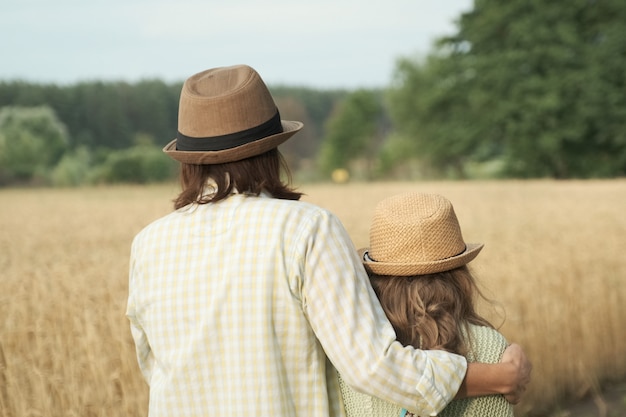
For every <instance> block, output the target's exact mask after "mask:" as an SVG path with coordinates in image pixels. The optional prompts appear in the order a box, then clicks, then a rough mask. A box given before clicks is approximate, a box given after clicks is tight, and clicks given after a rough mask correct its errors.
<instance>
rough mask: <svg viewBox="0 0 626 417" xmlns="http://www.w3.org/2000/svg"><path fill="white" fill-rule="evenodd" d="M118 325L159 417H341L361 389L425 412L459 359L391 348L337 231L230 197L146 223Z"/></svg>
mask: <svg viewBox="0 0 626 417" xmlns="http://www.w3.org/2000/svg"><path fill="white" fill-rule="evenodd" d="M127 316H128V318H129V320H130V324H131V332H132V335H133V338H134V340H135V344H136V350H137V359H138V361H139V366H140V368H141V371H142V373H143V375H144V377H145V379H146V381H147V382H148V384H149V385H150V400H149V414H150V416H152V417H157V416H181V417H182V416H246V417H250V416H272V417H279V416H310V417H316V416H319V417H322V416H323V417H326V416H343V415H344V409H343V405H342V400H341V393H340V389H339V383H338V377H337V371H336V370H338V371H339V372H340V373H341V374H342V375H343V377H344V379H345V381H346V382H347V383H348V384H350V385H351V386H353V387H355V388H356V389H358V390H359V391H361V392H364V393H367V394H370V395H374V396H377V397H381V398H383V399H385V400H388V401H392V402H395V403H398V404H400V405H402V406H403V407H405V408H408V409H412V410H423V412H424V414H427V415H434V414H435V413H437V412H438V411H439V410H441V409H443V408H444V406H445V405H446V404H447V403H448V402H449V401H450V400H451V399H452V397H453V396H454V395H455V393H456V392H457V390H458V388H459V386H460V384H461V381H462V379H463V377H464V375H465V371H466V367H467V364H466V361H465V359H464V358H462V357H460V356H456V355H451V354H447V353H445V352H436V351H420V350H413V349H408V348H403V347H402V345H401V344H400V343H398V342H396V341H395V338H396V337H395V333H394V331H393V328H392V327H391V325H390V324H389V322H388V321H387V319H386V317H385V314H384V312H383V311H382V308H381V307H380V305H379V304H378V301H377V299H376V296H375V294H374V292H373V290H372V289H371V287H370V284H369V281H368V278H367V275H366V274H365V271H364V270H363V268H362V265H361V262H360V261H359V259H358V256H357V254H356V251H355V248H354V247H353V245H352V242H351V240H350V238H349V237H348V235H347V233H346V231H345V229H344V228H343V226H342V225H341V223H340V222H339V220H338V219H337V218H336V217H335V216H334V215H332V214H331V213H329V212H328V211H326V210H324V209H321V208H319V207H316V206H314V205H311V204H308V203H304V202H299V201H288V200H279V199H274V198H270V197H269V196H265V195H262V196H259V197H255V196H247V195H243V194H235V195H232V196H230V197H229V198H227V199H226V200H223V201H221V202H218V203H211V204H206V205H194V206H189V207H186V208H183V209H180V210H177V211H175V212H172V213H171V214H169V215H167V216H165V217H163V218H161V219H159V220H157V221H155V222H153V223H152V224H150V225H149V226H147V227H146V228H145V229H144V230H142V231H141V232H140V233H139V234H138V235H137V236H136V237H135V239H134V241H133V245H132V249H131V262H130V282H129V297H128V307H127Z"/></svg>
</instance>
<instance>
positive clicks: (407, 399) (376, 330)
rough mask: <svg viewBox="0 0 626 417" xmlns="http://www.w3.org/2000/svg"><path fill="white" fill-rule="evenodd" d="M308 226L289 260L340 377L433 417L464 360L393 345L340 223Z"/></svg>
mask: <svg viewBox="0 0 626 417" xmlns="http://www.w3.org/2000/svg"><path fill="white" fill-rule="evenodd" d="M307 226H308V227H306V228H305V230H303V231H302V233H301V236H300V239H299V241H300V242H301V244H302V245H304V246H305V247H304V248H302V247H301V246H300V247H299V248H298V249H297V250H298V251H299V252H296V253H294V254H293V255H294V256H296V257H297V256H300V260H301V262H300V264H301V268H302V271H300V274H301V277H302V281H303V289H302V299H303V308H304V311H305V314H307V317H308V320H309V322H310V324H311V326H312V328H313V331H314V332H315V334H316V336H317V338H318V340H319V341H320V343H321V345H322V347H323V348H324V351H325V352H326V354H327V356H328V357H329V359H330V360H331V362H332V363H333V365H334V366H335V367H336V368H337V370H338V371H339V373H340V374H341V375H342V378H343V379H344V380H345V381H346V383H347V384H348V385H350V386H352V387H353V388H354V389H355V390H357V391H360V392H363V393H365V394H369V395H372V396H375V397H378V398H381V399H383V400H386V401H390V402H393V403H396V404H398V405H400V406H402V407H404V408H407V409H408V410H410V411H414V412H418V413H422V414H427V415H436V414H437V413H439V412H440V411H441V410H442V409H443V408H444V407H445V406H446V405H447V404H448V402H450V401H451V400H452V399H453V398H454V396H455V395H456V393H457V391H458V389H459V387H460V385H461V382H462V381H463V378H464V376H465V372H466V370H467V362H466V360H465V358H464V357H462V356H458V355H454V354H451V353H447V352H443V351H423V350H419V349H413V348H410V347H406V348H405V347H403V346H402V345H401V344H400V343H399V342H397V341H396V335H395V332H394V330H393V327H392V326H391V324H390V323H389V321H388V320H387V318H386V316H385V313H384V311H383V309H382V307H381V306H380V304H379V302H378V299H377V298H376V295H375V293H374V291H373V289H372V287H371V285H370V283H369V278H368V277H367V274H366V272H365V270H364V269H363V266H362V264H361V262H360V260H359V259H358V255H357V252H356V250H355V248H354V245H353V244H352V242H351V240H350V238H349V236H348V234H347V232H346V231H345V229H344V227H343V225H342V224H341V222H340V221H339V220H338V219H337V218H336V217H335V216H334V215H332V214H331V213H329V212H326V211H322V212H321V213H320V215H319V216H318V217H316V218H310V219H309V223H308V225H307ZM298 254H299V255H298ZM303 254H304V255H303Z"/></svg>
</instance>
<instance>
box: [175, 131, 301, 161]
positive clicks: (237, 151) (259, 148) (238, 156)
mask: <svg viewBox="0 0 626 417" xmlns="http://www.w3.org/2000/svg"><path fill="white" fill-rule="evenodd" d="M280 122H281V125H282V126H283V131H282V132H281V133H277V134H275V135H270V136H267V137H264V138H262V139H258V140H255V141H253V142H248V143H246V144H243V145H240V146H237V147H234V148H229V149H224V150H220V151H179V150H176V139H174V140H172V141H171V142H170V143H168V144H167V145H165V147H164V148H163V152H165V153H166V154H167V155H168V156H169V157H171V158H173V159H175V160H177V161H179V162H182V163H185V164H193V165H213V164H223V163H226V162H235V161H240V160H242V159H246V158H250V157H252V156H256V155H261V154H262V153H265V152H267V151H269V150H271V149H274V148H276V147H277V146H278V145H280V144H281V143H283V142H285V141H286V140H287V139H289V138H290V137H292V136H293V135H294V134H296V133H297V132H298V131H299V130H300V129H302V126H303V124H302V122H297V121H293V120H281V121H280Z"/></svg>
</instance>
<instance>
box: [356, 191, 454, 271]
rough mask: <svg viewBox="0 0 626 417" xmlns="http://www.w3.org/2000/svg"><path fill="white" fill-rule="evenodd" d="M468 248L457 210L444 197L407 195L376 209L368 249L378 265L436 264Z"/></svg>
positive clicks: (419, 194)
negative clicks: (383, 263)
mask: <svg viewBox="0 0 626 417" xmlns="http://www.w3.org/2000/svg"><path fill="white" fill-rule="evenodd" d="M465 249H466V245H465V242H464V240H463V236H462V234H461V228H460V226H459V222H458V220H457V217H456V214H455V212H454V208H453V207H452V204H451V203H450V201H448V200H447V199H445V198H444V197H442V196H439V195H435V194H422V193H407V194H401V195H398V196H394V197H391V198H388V199H386V200H383V201H382V202H381V203H379V204H378V205H377V206H376V210H375V213H374V217H373V220H372V226H371V228H370V249H369V256H370V258H371V259H372V260H374V261H375V262H385V263H405V264H408V263H429V262H437V261H441V260H444V259H447V258H451V257H454V256H456V255H459V254H461V253H462V252H464V251H465Z"/></svg>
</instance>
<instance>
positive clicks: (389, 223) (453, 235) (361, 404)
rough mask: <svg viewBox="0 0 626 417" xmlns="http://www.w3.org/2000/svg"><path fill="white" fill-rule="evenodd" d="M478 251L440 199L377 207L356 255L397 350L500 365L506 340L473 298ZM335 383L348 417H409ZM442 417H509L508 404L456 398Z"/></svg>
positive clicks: (391, 200) (411, 197)
mask: <svg viewBox="0 0 626 417" xmlns="http://www.w3.org/2000/svg"><path fill="white" fill-rule="evenodd" d="M483 246H484V245H483V244H482V243H465V241H464V240H463V235H462V233H461V226H460V225H459V221H458V219H457V217H456V214H455V212H454V207H453V206H452V203H451V202H450V201H449V200H448V199H447V198H445V197H443V196H440V195H437V194H427V193H420V192H414V191H410V192H405V193H402V194H397V195H394V196H391V197H388V198H386V199H384V200H382V201H381V202H379V203H378V204H377V205H376V208H375V210H374V216H373V218H372V223H371V226H370V246H369V247H368V248H364V249H361V250H360V251H359V253H360V255H361V260H362V262H363V265H364V266H365V269H366V271H367V273H368V275H369V277H370V282H371V283H372V287H373V288H374V292H375V293H376V295H377V296H378V299H379V300H380V304H381V306H382V307H383V310H385V314H386V315H387V317H388V318H389V321H390V322H391V324H392V326H393V328H394V329H395V331H396V335H397V339H398V341H399V342H400V343H402V345H404V346H416V347H419V348H420V349H440V350H445V351H448V352H453V353H457V354H459V355H463V356H465V357H466V358H467V359H468V361H471V362H486V363H497V362H500V359H501V356H502V354H503V353H504V350H505V349H506V347H507V342H506V339H505V338H504V336H503V335H502V334H500V333H499V332H498V331H497V330H496V329H495V328H494V327H493V325H492V324H491V323H489V321H488V320H487V319H486V318H484V317H482V316H481V315H480V314H479V313H478V311H477V309H476V299H477V298H478V297H482V298H483V299H484V297H483V295H482V292H481V291H480V289H479V288H478V284H477V282H476V278H475V277H474V276H473V275H472V273H471V271H470V270H469V268H468V266H467V264H468V263H469V262H471V261H472V260H473V259H474V258H475V257H476V256H477V255H478V253H479V252H480V251H481V250H482V249H483ZM485 300H486V299H485ZM486 301H488V300H486ZM340 382H341V384H340V385H341V391H342V395H343V398H344V402H345V403H346V411H347V414H348V417H405V416H407V415H411V413H407V412H406V410H402V409H401V407H399V406H397V405H395V404H392V403H388V402H386V401H383V400H380V399H378V398H375V397H369V396H366V395H364V394H360V393H358V392H356V391H354V390H353V389H351V388H350V387H349V386H347V385H346V384H344V383H343V380H340ZM439 416H441V417H461V416H463V417H478V416H489V417H513V407H512V405H511V404H510V403H508V402H507V401H506V400H505V399H504V397H503V396H501V395H489V396H483V397H476V398H461V399H457V400H453V401H452V402H451V403H450V404H448V406H446V408H444V409H443V411H441V413H440V414H439Z"/></svg>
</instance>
